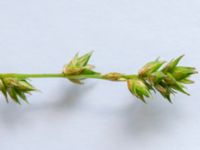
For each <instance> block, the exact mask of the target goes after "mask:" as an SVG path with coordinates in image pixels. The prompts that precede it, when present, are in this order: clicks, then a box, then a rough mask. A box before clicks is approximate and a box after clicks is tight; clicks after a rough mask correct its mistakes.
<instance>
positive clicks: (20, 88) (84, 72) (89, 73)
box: [0, 52, 197, 104]
mask: <svg viewBox="0 0 200 150" xmlns="http://www.w3.org/2000/svg"><path fill="white" fill-rule="evenodd" d="M91 56H92V52H89V53H87V54H85V55H82V56H79V54H78V53H77V54H76V55H75V56H74V58H73V59H72V60H71V61H70V62H69V63H68V64H66V65H65V66H64V68H63V71H62V72H61V73H58V74H16V73H6V74H0V91H1V92H2V94H3V95H4V97H5V99H6V101H7V102H8V101H9V98H11V99H12V100H13V101H14V102H16V103H18V104H20V102H21V101H20V99H21V100H24V101H25V102H28V101H27V98H26V95H27V94H30V93H31V92H33V91H37V89H36V88H35V87H33V85H31V84H30V83H29V82H28V81H27V80H28V79H29V78H66V79H69V80H70V81H71V82H73V83H76V84H83V80H84V79H88V78H94V79H103V80H109V81H122V82H126V83H127V85H128V89H129V91H130V92H131V93H132V94H133V95H135V96H136V97H137V98H139V99H140V100H142V101H143V102H146V101H145V97H150V96H151V93H152V91H154V92H156V91H157V92H159V93H160V94H161V95H162V96H163V97H164V98H165V99H167V100H168V101H169V102H171V95H172V94H175V93H176V92H181V93H184V94H186V95H189V93H187V92H186V91H185V84H192V83H193V81H192V80H190V79H189V77H190V76H191V75H193V74H196V73H197V71H196V69H195V68H194V67H186V66H179V65H178V64H179V62H180V60H181V59H182V57H183V55H182V56H180V57H178V58H175V59H172V60H171V61H169V62H168V63H165V61H162V60H159V59H156V60H154V61H151V62H149V63H147V64H145V65H144V66H143V67H142V68H141V69H140V70H139V71H138V73H137V74H129V75H127V74H123V73H118V72H111V73H107V74H102V73H99V72H96V71H95V70H94V66H93V65H90V64H89V63H88V62H89V59H90V58H91Z"/></svg>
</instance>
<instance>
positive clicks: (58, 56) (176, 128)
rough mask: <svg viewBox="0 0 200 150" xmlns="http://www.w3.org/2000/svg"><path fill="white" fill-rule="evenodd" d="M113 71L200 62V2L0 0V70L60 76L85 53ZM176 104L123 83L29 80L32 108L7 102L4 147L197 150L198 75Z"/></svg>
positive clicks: (1, 114) (0, 106)
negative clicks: (142, 95)
mask: <svg viewBox="0 0 200 150" xmlns="http://www.w3.org/2000/svg"><path fill="white" fill-rule="evenodd" d="M90 50H95V53H94V55H93V57H92V59H91V63H92V64H94V65H96V70H98V71H100V72H103V73H106V72H110V71H119V72H124V73H136V72H137V71H138V69H139V68H140V67H141V66H142V65H143V64H144V63H146V62H147V61H150V60H153V59H155V58H156V57H158V56H160V57H161V58H162V59H164V60H170V59H171V58H173V57H177V56H179V55H181V54H185V55H186V56H185V58H184V59H183V61H182V64H184V65H189V66H194V67H197V68H199V65H200V55H199V52H200V1H199V0H176V1H175V0H166V1H159V0H138V1H136V0H124V1H122V0H121V1H119V0H101V1H100V0H99V1H97V0H93V1H92V0H73V1H72V0H71V1H69V0H54V1H53V0H18V1H16V0H1V1H0V72H19V73H27V72H28V73H48V72H49V73H51V72H52V73H54V72H55V73H57V72H60V71H61V70H62V67H63V65H64V64H65V63H67V62H68V61H69V59H71V58H72V57H73V55H74V54H75V53H76V52H77V51H79V52H81V53H85V52H88V51H90ZM193 79H194V80H195V81H196V83H195V84H194V85H190V86H188V87H189V88H188V91H189V92H190V93H191V96H190V97H188V96H186V95H182V94H177V95H176V96H175V97H173V105H172V104H169V103H168V102H167V101H166V100H164V99H163V98H162V97H161V96H160V95H158V94H157V95H156V94H153V96H152V98H150V99H148V104H147V105H145V104H143V103H142V102H140V101H139V100H137V99H136V98H135V97H133V96H132V95H131V94H130V93H129V91H128V90H127V87H126V84H124V83H113V82H108V81H99V80H87V81H86V83H85V85H84V86H78V85H74V84H72V83H70V82H68V81H67V80H64V79H37V80H36V79H32V80H31V83H32V84H34V85H35V86H36V87H37V88H39V89H40V90H41V91H42V92H38V93H34V94H33V95H32V96H30V97H29V101H30V105H27V104H25V103H23V104H22V106H18V105H16V104H14V103H12V102H11V103H9V104H6V102H5V100H4V98H3V97H2V96H1V98H0V100H1V101H0V149H1V150H44V149H48V150H55V149H57V150H66V149H69V150H79V149H80V150H133V149H141V150H147V149H148V150H160V149H170V150H177V149H179V150H188V149H192V150H199V149H200V100H199V96H200V94H199V93H200V92H199V85H200V82H199V81H200V80H199V76H198V75H196V76H194V77H193Z"/></svg>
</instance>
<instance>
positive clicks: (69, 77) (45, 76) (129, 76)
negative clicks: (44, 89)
mask: <svg viewBox="0 0 200 150" xmlns="http://www.w3.org/2000/svg"><path fill="white" fill-rule="evenodd" d="M136 76H137V75H124V76H123V77H124V78H126V79H129V78H133V77H136ZM0 78H19V79H26V78H68V79H84V78H93V79H103V80H106V79H105V78H104V76H103V75H101V74H95V75H64V74H63V73H58V74H56V73H50V74H16V73H5V74H0Z"/></svg>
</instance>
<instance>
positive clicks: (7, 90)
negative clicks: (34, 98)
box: [0, 78, 36, 104]
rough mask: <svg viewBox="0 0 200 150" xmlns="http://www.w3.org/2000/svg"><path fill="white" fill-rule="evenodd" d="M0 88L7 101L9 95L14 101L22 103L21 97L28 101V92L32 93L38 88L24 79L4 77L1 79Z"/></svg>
mask: <svg viewBox="0 0 200 150" xmlns="http://www.w3.org/2000/svg"><path fill="white" fill-rule="evenodd" d="M0 90H1V92H2V93H3V95H4V97H5V98H6V101H7V102H8V96H10V98H11V99H12V100H13V101H14V102H16V103H18V104H20V101H19V98H20V99H22V100H24V101H25V102H27V103H28V101H27V98H26V94H30V92H32V91H35V90H36V89H35V88H34V87H33V86H32V85H31V84H30V83H28V82H27V81H26V80H24V79H21V80H20V79H17V78H3V79H0Z"/></svg>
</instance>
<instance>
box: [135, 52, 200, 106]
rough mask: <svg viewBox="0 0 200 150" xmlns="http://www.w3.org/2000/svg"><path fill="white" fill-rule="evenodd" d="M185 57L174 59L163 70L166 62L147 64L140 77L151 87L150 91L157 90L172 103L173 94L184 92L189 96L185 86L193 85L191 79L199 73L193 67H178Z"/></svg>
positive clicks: (156, 61)
mask: <svg viewBox="0 0 200 150" xmlns="http://www.w3.org/2000/svg"><path fill="white" fill-rule="evenodd" d="M182 58H183V55H182V56H180V57H178V58H176V59H172V60H171V61H170V62H169V63H168V64H167V65H166V66H164V67H163V69H160V68H161V67H162V66H163V64H164V61H159V60H158V59H157V60H155V61H153V62H150V63H147V64H146V65H145V66H144V67H143V68H142V69H141V70H140V71H139V76H140V77H141V78H142V79H143V80H144V81H145V82H146V83H148V85H149V89H154V91H155V90H157V91H158V92H159V93H160V94H161V95H162V96H163V97H164V98H166V99H167V100H168V101H169V102H171V97H170V96H171V94H175V93H176V92H182V93H184V94H187V95H189V93H187V92H186V91H185V86H184V84H190V83H193V81H191V80H190V79H189V77H190V76H191V75H192V74H196V73H197V71H196V69H195V68H193V67H184V66H177V65H178V63H179V62H180V60H181V59H182Z"/></svg>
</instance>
